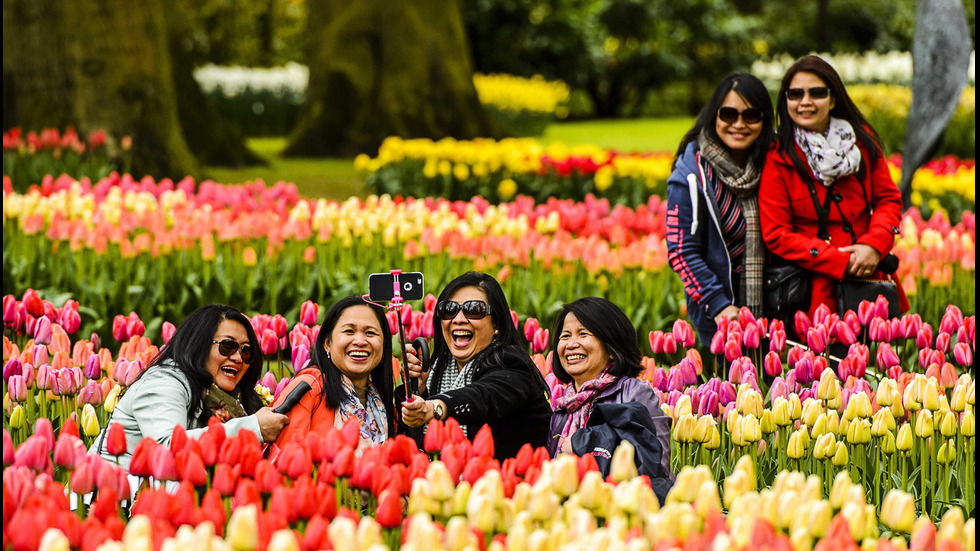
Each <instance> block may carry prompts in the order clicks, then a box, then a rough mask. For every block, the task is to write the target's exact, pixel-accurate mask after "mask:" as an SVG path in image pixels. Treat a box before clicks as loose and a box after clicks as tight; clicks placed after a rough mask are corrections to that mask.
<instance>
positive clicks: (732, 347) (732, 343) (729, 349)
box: [725, 339, 742, 362]
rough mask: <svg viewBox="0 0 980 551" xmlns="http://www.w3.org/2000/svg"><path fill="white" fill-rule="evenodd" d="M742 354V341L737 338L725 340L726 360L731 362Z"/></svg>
mask: <svg viewBox="0 0 980 551" xmlns="http://www.w3.org/2000/svg"><path fill="white" fill-rule="evenodd" d="M741 355H742V343H741V342H739V341H737V340H735V339H728V341H726V342H725V360H727V361H729V362H733V361H735V358H738V357H740V356H741Z"/></svg>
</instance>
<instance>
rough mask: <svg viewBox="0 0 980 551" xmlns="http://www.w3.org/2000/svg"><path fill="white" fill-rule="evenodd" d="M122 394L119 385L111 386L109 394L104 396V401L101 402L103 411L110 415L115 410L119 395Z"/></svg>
mask: <svg viewBox="0 0 980 551" xmlns="http://www.w3.org/2000/svg"><path fill="white" fill-rule="evenodd" d="M120 392H122V386H121V385H113V386H112V388H111V389H110V390H109V393H108V394H106V396H105V401H104V402H102V408H103V409H105V411H106V413H112V412H113V411H115V410H116V404H117V403H119V393H120Z"/></svg>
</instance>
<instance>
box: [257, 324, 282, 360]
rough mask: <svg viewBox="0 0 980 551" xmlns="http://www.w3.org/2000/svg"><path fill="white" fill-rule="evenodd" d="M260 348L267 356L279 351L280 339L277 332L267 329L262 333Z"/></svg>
mask: <svg viewBox="0 0 980 551" xmlns="http://www.w3.org/2000/svg"><path fill="white" fill-rule="evenodd" d="M259 348H261V349H262V353H263V354H265V355H266V356H271V355H273V354H275V353H276V352H278V351H279V337H277V336H276V332H275V331H273V330H272V329H266V330H265V331H262V334H261V335H260V336H259Z"/></svg>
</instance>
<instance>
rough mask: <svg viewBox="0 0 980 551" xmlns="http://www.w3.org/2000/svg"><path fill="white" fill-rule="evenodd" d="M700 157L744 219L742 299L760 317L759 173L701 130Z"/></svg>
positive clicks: (763, 251) (751, 163)
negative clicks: (737, 161) (710, 167)
mask: <svg viewBox="0 0 980 551" xmlns="http://www.w3.org/2000/svg"><path fill="white" fill-rule="evenodd" d="M698 145H699V146H700V148H701V156H702V157H704V158H705V159H706V160H707V161H708V163H710V164H711V166H712V167H713V168H714V169H715V173H716V174H717V175H718V180H720V181H721V182H722V183H723V184H724V185H726V186H728V187H729V189H731V190H732V193H734V194H735V197H737V198H738V203H739V206H740V207H741V208H742V216H743V217H745V264H744V266H743V268H742V286H741V289H742V297H743V299H744V300H745V305H746V306H748V308H749V310H752V313H753V314H755V315H756V316H760V315H762V280H763V273H762V272H763V265H764V263H765V255H766V249H765V246H764V245H763V244H762V228H761V226H760V224H759V181H760V180H761V177H762V170H761V168H760V167H758V166H756V164H755V162H754V160H753V159H751V158H749V161H748V163H746V165H745V168H742V167H741V166H739V165H738V163H736V162H735V161H734V160H732V156H731V154H730V153H729V151H728V148H726V147H725V146H723V145H722V144H720V143H718V140H716V139H715V138H714V137H713V136H711V135H710V134H709V133H708V132H707V131H706V130H705V129H702V130H701V135H700V137H699V138H698Z"/></svg>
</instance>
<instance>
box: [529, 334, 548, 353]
mask: <svg viewBox="0 0 980 551" xmlns="http://www.w3.org/2000/svg"><path fill="white" fill-rule="evenodd" d="M548 334H549V331H548V330H547V329H538V330H537V331H536V332H535V333H534V341H533V343H532V346H531V348H532V350H533V351H534V353H535V354H540V353H542V352H544V351H545V350H547V349H548Z"/></svg>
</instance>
